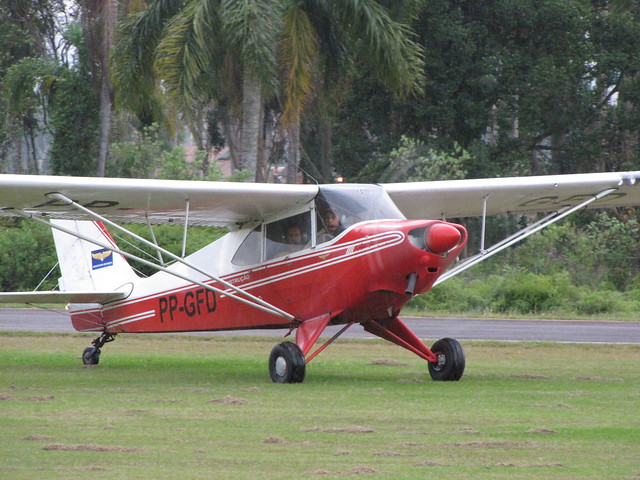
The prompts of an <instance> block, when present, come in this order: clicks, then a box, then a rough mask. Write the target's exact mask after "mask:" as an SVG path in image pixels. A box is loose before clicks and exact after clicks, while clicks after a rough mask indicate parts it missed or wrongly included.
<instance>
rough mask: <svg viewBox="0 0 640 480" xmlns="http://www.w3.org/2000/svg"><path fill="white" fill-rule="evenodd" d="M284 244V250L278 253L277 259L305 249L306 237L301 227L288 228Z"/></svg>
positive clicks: (294, 225) (293, 225)
mask: <svg viewBox="0 0 640 480" xmlns="http://www.w3.org/2000/svg"><path fill="white" fill-rule="evenodd" d="M284 242H285V243H284V245H283V250H282V251H280V252H278V254H277V255H276V257H284V256H285V255H289V254H291V253H294V252H297V251H299V250H302V249H303V248H304V236H303V234H302V229H301V228H300V226H299V225H297V224H291V225H289V226H288V227H287V228H286V230H285V233H284Z"/></svg>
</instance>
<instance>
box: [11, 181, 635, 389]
mask: <svg viewBox="0 0 640 480" xmlns="http://www.w3.org/2000/svg"><path fill="white" fill-rule="evenodd" d="M638 179H640V172H623V173H598V174H579V175H558V176H544V177H518V178H497V179H479V180H456V181H440V182H417V183H396V184H384V185H350V184H341V185H275V184H249V183H224V182H189V181H173V180H138V179H115V178H78V177H52V176H28V175H0V215H4V216H20V217H24V218H28V219H31V220H33V221H38V222H43V223H46V224H47V225H49V226H50V227H51V228H52V231H53V236H54V240H55V245H56V250H57V254H58V258H59V266H60V270H61V273H62V276H61V278H60V280H59V291H51V292H49V291H45V292H42V291H39V292H17V293H16V292H7V293H0V302H24V303H51V302H60V303H68V309H69V310H70V312H71V320H72V323H73V326H74V327H75V328H76V329H77V330H78V331H81V332H96V333H98V334H99V336H98V337H97V338H96V339H95V340H94V341H93V344H92V346H90V347H87V348H86V349H85V350H84V353H83V356H82V358H83V361H84V363H85V364H97V363H98V361H99V357H100V352H101V348H102V347H103V346H104V344H105V343H107V342H109V341H111V340H113V339H114V337H115V336H116V334H119V333H125V332H127V333H129V332H130V333H142V332H185V331H215V330H237V329H264V328H281V329H284V330H285V336H288V334H292V333H293V332H295V337H294V338H295V340H294V341H284V342H282V343H279V344H277V345H276V346H275V347H274V348H273V350H272V352H271V355H270V358H269V373H270V375H271V378H272V379H273V381H274V382H278V383H297V382H302V381H303V380H304V376H305V370H306V364H307V363H308V362H309V361H310V360H311V359H312V358H314V357H315V356H316V355H317V354H318V353H320V352H321V351H322V350H323V349H324V348H325V347H327V346H328V345H329V344H330V343H331V342H333V341H334V340H335V338H337V337H338V336H339V335H340V334H341V333H343V332H344V331H345V330H346V329H347V328H349V327H350V326H352V325H353V324H356V323H358V324H360V325H362V327H364V329H365V330H366V331H368V332H370V333H372V334H374V335H377V336H379V337H381V338H384V339H386V340H389V341H391V342H393V343H395V344H397V345H399V346H401V347H404V348H406V349H408V350H410V351H411V352H413V353H415V354H416V355H418V356H420V357H422V358H423V359H425V360H426V361H427V362H428V368H429V372H430V374H431V377H432V378H433V379H434V380H459V379H460V377H461V376H462V374H463V372H464V367H465V358H464V353H463V350H462V347H461V346H460V344H459V343H458V342H457V341H456V340H454V339H451V338H443V339H440V340H438V341H436V342H435V343H434V344H433V345H432V346H431V348H429V347H427V346H426V345H425V344H424V343H423V341H422V340H421V339H420V338H418V337H417V336H416V335H415V334H414V333H413V332H412V331H411V330H410V329H409V328H408V327H407V326H406V325H405V324H404V323H403V322H402V320H401V319H400V318H399V315H400V311H401V309H402V307H403V306H404V305H405V304H406V303H407V302H408V301H409V300H410V299H411V298H412V297H413V296H414V295H417V294H420V293H423V292H426V291H428V290H430V289H431V288H432V287H433V285H434V284H436V283H438V282H441V281H443V280H444V279H446V278H450V277H451V276H453V275H455V274H457V273H459V272H461V271H463V270H464V269H466V268H468V267H469V266H471V265H473V264H474V263H476V262H478V261H481V260H483V259H485V258H488V257H489V256H491V255H493V254H494V253H497V252H498V251H500V250H502V249H504V248H506V247H508V246H510V245H512V244H513V243H515V242H517V241H519V240H521V239H523V238H525V237H527V236H528V235H530V234H532V233H534V232H536V231H538V230H540V229H542V228H544V227H546V226H547V225H550V224H551V223H553V222H555V221H557V220H560V219H561V218H564V217H565V216H567V215H569V214H570V213H572V212H574V211H576V210H578V209H580V208H585V207H589V208H602V207H614V206H635V205H638V204H640V187H638ZM533 212H549V213H548V214H547V215H546V216H545V217H544V218H541V219H538V220H537V221H536V222H535V223H533V224H531V225H530V226H529V227H527V228H526V229H524V230H522V231H521V232H518V233H517V234H515V235H512V236H511V237H509V238H507V239H505V240H504V241H502V242H500V243H498V244H496V245H493V246H491V247H489V248H485V246H484V230H485V220H486V217H487V216H488V215H495V214H502V213H524V214H526V213H533ZM470 216H478V217H481V218H482V219H483V221H482V229H481V230H482V232H480V233H481V249H480V250H481V251H480V253H479V254H478V255H475V256H473V257H471V258H469V259H467V260H464V261H457V259H458V257H459V255H460V253H461V251H462V250H463V248H464V246H465V243H466V241H467V232H466V231H465V229H464V228H463V227H462V226H460V225H457V224H454V223H448V222H447V221H445V220H444V219H446V218H460V217H470ZM425 218H426V219H431V220H424V219H425ZM127 223H147V224H149V227H150V228H151V227H152V226H153V225H156V224H167V223H173V224H177V225H181V226H182V227H184V228H185V242H186V237H187V235H186V232H187V230H186V227H188V226H202V225H219V226H226V227H228V229H229V233H228V234H227V235H225V236H224V237H222V238H220V239H219V240H216V241H214V242H212V243H211V244H210V245H208V246H206V247H204V248H203V249H201V250H199V251H197V252H196V253H194V254H192V255H189V256H186V257H185V256H184V255H183V256H177V255H174V254H172V253H170V252H168V251H166V250H165V249H163V248H161V247H160V246H158V245H156V244H154V243H153V242H150V241H147V240H143V239H141V238H140V237H138V236H136V235H134V234H132V233H131V232H129V231H128V230H126V229H125V228H124V227H123V226H122V225H123V224H127ZM109 230H110V231H111V232H115V231H118V232H119V233H121V234H129V235H131V236H132V237H134V238H136V239H137V241H143V242H145V243H146V244H147V245H149V246H151V247H152V248H154V249H155V251H156V252H157V253H158V256H159V258H160V259H170V260H171V264H169V265H167V264H165V263H164V261H159V262H158V263H157V264H156V263H153V262H150V261H149V260H147V259H145V258H140V257H138V256H136V255H134V254H132V253H129V252H127V251H125V250H123V249H121V248H120V247H119V246H118V245H117V244H116V242H115V241H114V238H113V237H112V236H111V234H110V233H109ZM152 238H153V236H152ZM127 259H135V260H137V261H140V262H142V263H143V264H146V265H152V266H154V268H155V269H157V273H155V274H153V275H151V276H149V277H148V278H141V277H140V276H139V275H137V274H136V273H135V272H134V270H133V269H132V268H131V266H130V264H129V262H128V260H127ZM454 263H455V265H454V266H453V267H452V268H451V269H449V270H447V269H448V268H449V267H450V266H452V264H454ZM328 325H344V327H343V328H342V329H341V330H340V331H339V332H338V333H337V334H336V335H335V336H334V337H333V338H331V339H329V340H328V341H326V342H324V343H323V344H322V345H321V346H319V347H317V348H316V349H315V351H313V352H312V353H311V351H312V349H313V348H314V345H315V344H316V342H317V340H318V338H319V337H320V336H321V334H322V333H323V331H324V330H325V328H326V327H327V326H328Z"/></svg>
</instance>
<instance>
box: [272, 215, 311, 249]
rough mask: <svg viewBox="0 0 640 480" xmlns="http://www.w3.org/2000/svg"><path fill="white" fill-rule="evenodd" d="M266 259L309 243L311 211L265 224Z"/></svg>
mask: <svg viewBox="0 0 640 480" xmlns="http://www.w3.org/2000/svg"><path fill="white" fill-rule="evenodd" d="M266 240H267V243H266V253H267V259H271V258H276V257H284V256H286V255H291V254H292V253H295V252H299V251H300V250H303V249H305V248H307V247H308V246H309V245H310V243H311V212H304V213H301V214H299V215H294V216H292V217H287V218H284V219H282V220H278V221H277V222H272V223H269V224H267V225H266Z"/></svg>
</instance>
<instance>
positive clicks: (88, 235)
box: [51, 220, 139, 292]
mask: <svg viewBox="0 0 640 480" xmlns="http://www.w3.org/2000/svg"><path fill="white" fill-rule="evenodd" d="M51 223H52V224H53V225H57V226H60V227H62V228H65V229H67V230H69V231H72V232H74V233H77V234H78V235H79V237H76V236H73V235H70V234H67V233H65V232H63V231H60V230H57V229H55V228H52V229H51V230H52V233H53V240H54V243H55V246H56V253H57V254H58V261H59V266H60V271H61V274H62V275H61V277H60V279H59V286H60V290H61V291H82V292H103V291H115V290H117V289H118V288H119V287H122V286H123V285H125V284H127V283H132V282H134V281H135V280H137V279H138V278H139V277H138V276H137V275H136V273H135V272H134V271H133V269H132V268H131V265H129V262H127V260H126V258H124V257H123V256H122V255H120V254H118V253H115V252H114V251H112V250H109V249H106V248H103V247H101V246H98V245H96V244H95V243H91V242H90V241H89V240H95V241H97V242H99V243H101V244H104V245H110V246H113V248H117V245H116V243H115V241H114V240H113V238H112V237H111V234H110V233H109V232H108V230H107V229H106V227H105V226H104V224H103V223H102V222H93V221H77V220H51ZM80 237H82V238H80Z"/></svg>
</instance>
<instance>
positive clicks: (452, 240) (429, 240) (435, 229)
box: [424, 223, 462, 255]
mask: <svg viewBox="0 0 640 480" xmlns="http://www.w3.org/2000/svg"><path fill="white" fill-rule="evenodd" d="M461 238H462V234H461V233H460V230H458V229H457V228H456V227H454V226H453V225H449V224H447V223H434V224H433V225H431V226H430V227H429V228H427V231H426V232H425V234H424V243H425V245H426V246H427V248H428V249H429V251H430V252H433V253H436V254H438V255H440V254H443V253H446V252H448V251H449V250H451V249H452V248H453V247H455V246H456V245H458V243H460V239H461Z"/></svg>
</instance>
